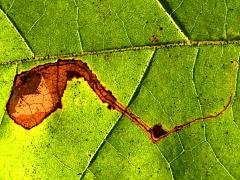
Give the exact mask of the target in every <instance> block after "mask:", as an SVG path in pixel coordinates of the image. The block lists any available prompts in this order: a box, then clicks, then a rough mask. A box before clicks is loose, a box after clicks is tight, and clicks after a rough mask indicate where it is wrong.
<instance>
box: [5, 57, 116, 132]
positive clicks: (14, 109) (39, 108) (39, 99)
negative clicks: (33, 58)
mask: <svg viewBox="0 0 240 180" xmlns="http://www.w3.org/2000/svg"><path fill="white" fill-rule="evenodd" d="M80 77H83V78H84V80H85V81H87V82H88V84H89V86H90V87H91V88H92V89H93V90H94V92H95V93H96V94H97V95H98V96H99V98H100V99H101V100H102V102H104V103H108V104H109V106H110V107H111V108H112V109H114V108H115V106H114V105H112V104H114V102H115V101H116V98H115V97H114V96H113V95H112V93H111V92H110V91H108V90H106V89H105V87H103V86H102V85H101V83H100V82H99V80H98V79H97V77H96V75H95V74H94V73H92V71H91V70H90V69H89V67H88V66H87V64H86V63H84V62H82V61H80V60H78V61H76V60H65V61H63V60H59V61H57V62H56V63H48V64H45V65H40V66H37V67H35V68H33V69H31V70H30V71H26V72H22V73H21V74H18V75H16V77H15V79H14V85H13V88H12V92H11V96H10V98H9V100H8V103H7V112H8V114H9V116H10V117H11V118H12V119H13V120H14V121H15V122H16V123H17V124H19V125H21V126H22V127H24V128H26V129H31V128H32V127H34V126H36V125H38V124H40V123H41V122H42V121H43V120H44V119H45V118H46V117H47V116H49V115H50V114H51V113H52V112H54V111H56V110H57V109H58V108H62V103H61V98H62V96H63V93H64V90H65V89H66V86H67V81H68V80H71V79H73V78H80Z"/></svg>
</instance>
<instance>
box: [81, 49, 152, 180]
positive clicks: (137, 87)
mask: <svg viewBox="0 0 240 180" xmlns="http://www.w3.org/2000/svg"><path fill="white" fill-rule="evenodd" d="M155 53H156V50H154V51H153V53H152V54H151V57H150V59H149V61H148V64H147V65H146V68H145V69H144V72H143V74H142V76H141V77H140V81H139V83H138V84H137V86H136V89H135V90H134V92H133V95H132V97H130V100H129V102H128V103H127V106H128V107H129V106H130V104H131V103H132V101H133V99H134V98H136V93H137V92H138V91H139V89H140V86H141V84H142V82H143V80H144V79H145V78H146V73H147V72H148V71H149V69H150V66H151V64H152V61H153V57H154V55H155ZM122 117H123V115H122V114H121V115H120V116H119V117H118V119H117V120H116V122H115V123H114V124H113V126H112V127H111V129H110V130H109V131H108V132H107V134H106V136H105V137H104V139H103V140H102V142H101V143H100V144H99V146H98V147H97V149H96V151H95V153H94V154H93V155H92V157H91V158H90V160H89V162H88V164H87V165H86V167H85V169H84V170H83V172H82V174H81V175H80V177H79V179H80V180H81V179H82V178H83V177H84V175H85V174H86V170H87V169H88V168H89V167H90V166H91V164H92V163H93V161H94V160H95V159H96V157H97V154H98V152H99V150H100V149H101V148H102V147H103V145H104V143H105V142H106V140H107V139H108V137H109V136H110V135H111V134H112V132H113V130H114V129H115V127H116V126H117V125H118V123H119V122H120V119H121V118H122Z"/></svg>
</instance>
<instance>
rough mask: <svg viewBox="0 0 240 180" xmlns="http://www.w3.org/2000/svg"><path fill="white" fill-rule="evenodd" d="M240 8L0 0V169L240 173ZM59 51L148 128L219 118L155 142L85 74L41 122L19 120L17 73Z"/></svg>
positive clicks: (33, 174) (203, 175)
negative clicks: (14, 91)
mask: <svg viewBox="0 0 240 180" xmlns="http://www.w3.org/2000/svg"><path fill="white" fill-rule="evenodd" d="M239 17H240V4H239V3H238V1H235V0H223V1H217V0H212V1H203V0H197V1H182V0H174V1H165V0H160V1H158V0H138V1H126V0H119V1H110V0H109V1H107V0H102V1H101V0H98V1H90V0H89V1H87V2H86V1H83V0H73V1H69V0H63V1H57V2H56V1H46V0H36V1H29V2H27V1H23V0H19V1H15V0H11V1H10V0H5V1H1V2H0V88H1V91H0V118H1V119H0V122H1V123H0V147H1V151H0V169H1V170H0V179H240V171H239V166H240V154H239V148H240V143H239V142H240V137H239V133H240V131H239V130H240V129H239V126H240V99H239V93H240V86H239V78H238V77H239V72H238V69H239V68H238V62H239V52H240V48H239V44H240V39H239V37H240V36H239V33H240V26H239V25H238V24H239V20H240V19H239ZM59 58H65V59H72V58H80V59H81V60H82V61H84V62H86V63H87V64H88V66H89V67H90V69H91V70H92V71H93V72H94V73H95V74H96V75H97V77H98V79H99V80H100V81H101V83H102V84H103V85H104V86H105V87H106V88H107V89H108V90H110V91H111V92H112V93H113V95H114V96H115V97H116V98H117V100H118V101H119V102H121V103H122V104H124V105H126V106H129V108H130V109H131V110H132V111H133V112H134V113H135V114H136V115H137V116H139V117H140V118H141V119H143V120H144V122H146V123H147V124H149V125H150V126H151V127H152V126H153V125H155V124H161V125H162V126H163V127H164V129H166V130H171V129H173V128H174V127H175V126H178V125H182V124H184V123H186V122H188V121H190V120H194V119H197V118H201V117H203V119H204V117H210V116H212V118H209V119H205V120H203V121H201V122H197V123H193V124H191V125H189V126H188V127H186V128H184V129H183V130H181V131H179V132H176V133H173V134H171V135H169V136H168V137H166V138H164V139H162V140H161V141H159V142H158V143H156V144H153V143H152V142H151V140H150V139H149V138H148V137H147V136H146V134H145V133H144V132H143V131H142V130H141V129H140V128H139V127H137V126H136V125H135V124H133V123H132V122H131V121H130V120H129V119H128V118H126V117H124V116H123V115H122V114H121V113H119V112H117V111H114V110H109V109H108V108H107V104H104V103H102V102H101V100H100V99H99V98H98V96H97V95H96V94H95V93H94V92H93V90H92V89H91V88H90V87H89V85H88V84H87V82H85V81H84V80H83V79H81V78H80V79H73V80H72V81H69V82H68V84H67V88H66V90H65V92H64V96H63V98H62V105H63V108H62V109H58V110H57V111H55V112H54V113H52V114H51V115H50V116H49V117H48V118H46V119H45V120H44V121H43V122H42V123H41V124H39V125H38V126H36V127H34V128H32V129H31V130H26V129H24V128H22V127H21V126H19V125H17V124H15V123H14V121H13V120H12V119H11V118H10V117H9V116H8V113H7V111H6V104H7V102H8V99H9V97H10V93H11V88H12V86H13V82H14V77H15V75H16V74H20V73H21V72H23V71H28V70H30V69H32V68H34V67H36V66H38V65H42V64H46V63H48V62H56V61H57V60H58V59H59ZM231 94H232V95H233V98H232V99H231ZM229 99H230V100H231V101H230V103H231V104H230V106H227V102H228V101H229ZM224 107H225V108H226V111H224V112H223V113H221V114H219V116H216V114H217V113H219V112H220V111H221V110H222V109H224Z"/></svg>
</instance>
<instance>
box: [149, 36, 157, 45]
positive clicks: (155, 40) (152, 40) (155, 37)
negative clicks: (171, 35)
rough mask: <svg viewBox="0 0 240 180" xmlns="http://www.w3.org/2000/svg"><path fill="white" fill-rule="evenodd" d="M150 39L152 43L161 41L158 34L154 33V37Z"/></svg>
mask: <svg viewBox="0 0 240 180" xmlns="http://www.w3.org/2000/svg"><path fill="white" fill-rule="evenodd" d="M150 41H151V42H152V43H157V42H158V41H159V38H158V37H157V36H156V35H152V37H150Z"/></svg>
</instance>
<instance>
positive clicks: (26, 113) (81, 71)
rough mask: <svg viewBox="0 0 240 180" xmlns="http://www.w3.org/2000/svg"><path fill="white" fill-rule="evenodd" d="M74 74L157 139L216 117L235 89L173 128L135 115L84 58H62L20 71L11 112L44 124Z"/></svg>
mask: <svg viewBox="0 0 240 180" xmlns="http://www.w3.org/2000/svg"><path fill="white" fill-rule="evenodd" d="M72 78H84V80H85V81H86V82H87V83H88V85H89V86H90V88H91V89H92V90H93V91H94V92H95V94H96V95H97V96H98V97H99V99H100V100H101V101H102V102H103V103H106V104H107V107H108V108H109V109H113V110H116V111H118V112H121V113H122V114H123V115H124V116H126V117H127V118H128V119H130V120H131V121H132V122H133V123H134V124H136V125H137V126H138V127H140V128H141V129H142V130H143V131H144V132H145V133H146V134H147V135H148V137H149V138H150V139H151V140H152V142H153V143H156V142H158V141H160V140H161V139H163V138H165V137H167V136H169V135H171V134H173V133H175V132H178V131H180V130H182V129H184V128H186V127H187V126H189V125H191V124H193V123H197V122H199V121H206V120H208V119H212V118H216V117H218V116H220V115H221V114H223V113H224V112H225V111H226V110H227V108H228V107H229V106H230V104H231V101H232V97H233V91H232V87H231V94H230V97H229V99H228V101H227V103H226V104H225V106H224V107H223V109H221V110H219V111H218V112H216V113H215V114H210V115H208V116H206V117H200V118H196V119H192V120H189V121H186V122H185V123H183V124H180V125H177V126H175V127H174V128H173V129H171V130H168V131H167V130H165V129H164V128H163V127H162V125H161V124H156V125H154V126H153V127H150V126H149V125H148V124H146V123H145V122H144V121H143V120H142V119H141V118H140V117H138V116H137V115H135V114H134V113H133V112H132V111H131V110H130V109H129V108H128V107H126V106H124V105H122V104H121V103H120V102H119V101H117V99H116V98H115V97H114V96H113V94H112V92H111V91H109V90H107V89H106V88H105V87H104V86H103V85H102V84H101V83H100V81H99V80H98V78H97V76H96V75H95V74H94V73H93V72H92V71H91V70H90V68H89V67H88V65H87V64H86V63H84V62H82V61H81V60H58V61H57V62H55V63H47V64H45V65H40V66H37V67H35V68H33V69H31V70H29V71H25V72H22V73H21V74H18V75H16V77H15V79H14V84H13V88H12V92H11V96H10V98H9V100H8V103H7V112H8V114H9V116H10V117H11V118H12V119H13V120H14V121H15V122H16V123H17V124H19V125H21V126H22V127H24V128H26V129H31V128H32V127H34V126H37V125H38V124H40V123H41V122H42V121H43V120H44V119H45V118H46V117H48V116H49V115H50V114H51V113H52V112H54V111H56V110H57V108H62V103H61V98H62V96H63V93H64V90H65V89H66V86H67V81H69V80H71V79H72Z"/></svg>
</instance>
